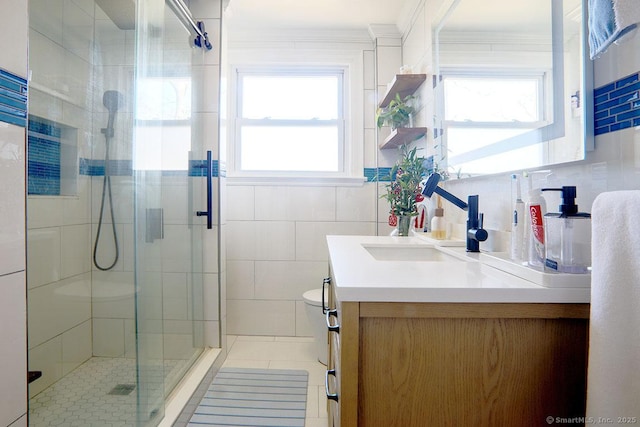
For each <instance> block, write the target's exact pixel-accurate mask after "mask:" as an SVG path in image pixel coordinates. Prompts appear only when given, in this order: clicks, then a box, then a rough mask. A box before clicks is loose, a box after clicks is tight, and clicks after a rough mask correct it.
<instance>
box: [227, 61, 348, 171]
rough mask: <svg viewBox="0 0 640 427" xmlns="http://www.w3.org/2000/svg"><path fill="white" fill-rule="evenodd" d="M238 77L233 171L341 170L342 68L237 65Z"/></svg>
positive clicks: (342, 130) (342, 122) (342, 162)
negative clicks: (238, 68) (241, 66)
mask: <svg viewBox="0 0 640 427" xmlns="http://www.w3.org/2000/svg"><path fill="white" fill-rule="evenodd" d="M237 78H238V92H237V94H238V95H237V106H236V108H237V117H236V143H235V165H234V166H235V171H236V172H238V173H240V174H242V173H248V174H253V175H277V174H281V175H282V174H283V175H321V176H332V175H339V174H341V173H342V172H344V170H345V166H344V145H345V144H344V139H345V137H344V134H345V129H344V128H345V124H344V70H342V69H335V68H332V69H284V68H274V69H269V70H238V74H237Z"/></svg>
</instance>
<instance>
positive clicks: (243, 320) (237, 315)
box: [227, 299, 295, 336]
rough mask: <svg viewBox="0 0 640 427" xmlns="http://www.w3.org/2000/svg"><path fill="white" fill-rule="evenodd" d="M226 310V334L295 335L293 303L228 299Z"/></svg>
mask: <svg viewBox="0 0 640 427" xmlns="http://www.w3.org/2000/svg"><path fill="white" fill-rule="evenodd" d="M227 310H228V313H227V322H228V323H227V333H228V334H232V335H283V336H293V335H295V301H264V300H232V299H229V300H227ZM247 313H250V315H247Z"/></svg>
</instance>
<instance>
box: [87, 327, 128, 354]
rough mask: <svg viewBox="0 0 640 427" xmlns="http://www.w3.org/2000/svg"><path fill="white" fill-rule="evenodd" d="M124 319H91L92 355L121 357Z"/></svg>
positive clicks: (123, 339) (122, 352)
mask: <svg viewBox="0 0 640 427" xmlns="http://www.w3.org/2000/svg"><path fill="white" fill-rule="evenodd" d="M124 342H125V337H124V320H123V319H93V355H94V356H102V357H121V356H123V355H124V354H125V353H124Z"/></svg>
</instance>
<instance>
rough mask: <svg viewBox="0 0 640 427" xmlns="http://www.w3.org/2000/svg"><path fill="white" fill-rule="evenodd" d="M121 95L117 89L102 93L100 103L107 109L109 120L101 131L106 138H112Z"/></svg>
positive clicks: (120, 103)
mask: <svg viewBox="0 0 640 427" xmlns="http://www.w3.org/2000/svg"><path fill="white" fill-rule="evenodd" d="M122 99H123V96H122V94H121V93H120V92H118V91H117V90H106V91H105V92H104V94H103V95H102V104H103V105H104V107H105V108H106V109H107V111H109V120H108V121H107V127H106V128H104V129H102V133H104V135H105V136H106V137H108V138H113V135H114V130H113V126H114V123H115V119H116V112H117V111H118V109H120V106H121V105H122Z"/></svg>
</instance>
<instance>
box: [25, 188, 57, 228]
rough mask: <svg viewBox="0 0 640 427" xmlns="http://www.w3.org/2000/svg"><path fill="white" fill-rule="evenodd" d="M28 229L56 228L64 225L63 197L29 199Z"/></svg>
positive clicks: (35, 197)
mask: <svg viewBox="0 0 640 427" xmlns="http://www.w3.org/2000/svg"><path fill="white" fill-rule="evenodd" d="M27 206H28V208H27V209H28V213H29V215H28V217H27V228H28V229H29V230H33V229H36V228H43V227H56V226H59V225H62V224H63V199H62V198H61V197H46V196H29V197H28V198H27Z"/></svg>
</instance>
